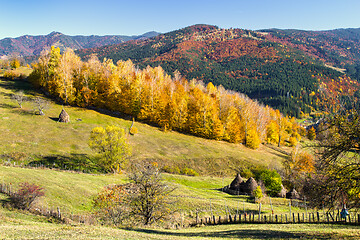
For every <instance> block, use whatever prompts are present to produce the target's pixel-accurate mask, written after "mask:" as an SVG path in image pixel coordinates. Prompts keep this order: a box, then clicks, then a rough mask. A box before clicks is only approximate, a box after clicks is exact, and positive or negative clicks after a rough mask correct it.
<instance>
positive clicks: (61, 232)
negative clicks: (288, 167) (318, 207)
mask: <svg viewBox="0 0 360 240" xmlns="http://www.w3.org/2000/svg"><path fill="white" fill-rule="evenodd" d="M23 71H25V70H23ZM19 90H22V91H24V92H25V94H26V95H27V96H29V97H34V96H39V95H40V96H42V97H44V96H43V95H42V94H41V93H39V92H37V91H35V90H34V89H33V88H32V87H31V85H30V84H29V83H28V82H27V81H26V80H7V79H4V78H0V132H1V135H0V141H1V145H0V161H2V163H3V164H2V165H0V183H12V187H13V188H14V189H16V187H17V184H18V183H20V182H24V181H28V182H31V183H35V184H39V185H40V186H42V187H44V189H45V196H44V197H41V199H40V200H39V202H37V204H38V206H41V207H43V208H53V209H55V208H57V207H60V209H61V210H62V212H63V213H64V214H84V215H86V214H91V213H92V212H93V207H92V199H93V197H94V196H96V194H97V193H98V192H99V191H101V190H102V189H103V188H104V186H107V185H109V184H118V183H124V182H126V181H127V178H126V172H125V173H123V174H117V175H114V174H88V173H80V172H75V171H65V170H59V169H49V168H29V167H25V168H24V167H19V166H26V165H27V164H28V163H30V162H32V161H38V160H41V159H43V158H47V157H51V156H61V157H63V158H64V159H72V160H74V159H75V158H93V157H94V152H92V151H91V149H90V148H89V146H88V138H89V135H90V131H91V129H93V128H94V127H97V126H106V125H117V126H120V127H123V128H127V129H128V128H129V127H130V125H131V121H130V120H128V119H127V118H120V117H117V116H112V115H111V114H103V113H101V112H99V111H95V110H89V109H83V108H77V107H70V106H62V105H61V104H58V103H56V102H55V101H50V105H49V109H47V110H45V116H40V115H35V114H34V107H33V106H32V104H31V103H30V102H26V103H24V104H23V108H19V106H18V105H17V103H16V102H15V101H13V100H12V99H11V98H10V97H11V95H12V94H14V93H15V92H17V91H19ZM62 108H64V109H65V110H66V111H67V112H68V113H69V115H70V118H71V122H70V123H68V124H63V123H58V122H57V117H58V115H59V113H60V112H61V110H62ZM135 126H136V127H137V128H138V130H139V133H138V134H136V135H135V136H130V135H129V136H128V138H129V142H130V144H131V146H132V149H133V155H132V158H131V159H130V161H135V162H136V161H142V160H144V159H151V161H156V162H157V163H158V164H159V166H160V167H161V166H178V167H180V168H182V167H190V168H193V169H195V170H196V171H197V172H198V173H200V176H197V177H191V176H183V175H174V174H167V173H164V175H163V176H164V180H165V181H166V182H168V183H169V184H170V185H171V186H173V187H175V191H174V192H173V193H172V196H171V197H172V198H173V199H174V204H173V206H172V207H173V208H174V209H178V210H179V211H180V213H181V214H182V216H183V217H184V221H185V223H186V222H189V221H192V220H194V219H195V216H196V212H198V213H199V216H200V217H205V216H207V217H208V216H210V215H211V213H213V214H214V215H225V213H226V211H230V213H232V214H234V213H240V212H241V213H242V212H243V211H245V212H247V213H249V212H258V204H254V203H253V201H251V200H250V199H249V198H248V197H246V196H231V195H228V194H226V193H224V192H221V191H219V190H218V189H220V188H221V187H223V186H225V185H228V184H230V182H231V181H232V179H233V177H234V173H235V172H236V169H238V168H239V167H241V166H244V165H245V166H246V165H250V164H251V165H252V164H260V165H265V166H269V167H280V166H281V161H282V160H283V159H284V158H285V157H286V156H285V155H284V154H282V153H280V152H278V151H275V150H273V149H271V148H268V147H266V146H261V147H260V149H258V150H251V149H248V148H245V147H244V146H242V145H241V144H231V143H227V142H221V141H214V140H206V139H202V138H197V137H193V136H189V135H185V134H180V133H177V132H172V131H169V132H163V131H161V130H160V129H158V128H156V127H153V126H149V125H147V124H142V123H139V122H136V123H135ZM282 149H283V150H287V151H288V150H289V149H286V148H282ZM74 161H75V160H74ZM14 163H15V164H14ZM14 165H16V166H14ZM5 199H6V196H5V195H1V194H0V201H2V202H3V201H5ZM210 203H211V205H210ZM262 203H263V207H262V212H263V213H270V212H271V211H272V209H271V206H270V205H269V199H268V198H264V199H263V202H262ZM272 204H273V206H272V207H273V210H274V213H275V214H285V213H288V212H289V207H288V200H286V199H282V198H273V199H272ZM225 206H226V208H227V210H225ZM292 211H293V212H304V211H305V210H304V209H300V208H296V207H293V208H292ZM309 211H311V210H309ZM178 216H179V213H177V217H178ZM174 221H175V222H176V221H178V220H177V219H175V220H174ZM290 226H291V227H290ZM359 230H360V229H359V227H356V226H343V225H324V224H317V225H315V224H314V225H311V224H296V225H290V224H284V225H280V224H279V225H276V224H267V225H265V224H264V225H261V224H260V225H254V224H237V225H222V226H206V227H199V228H186V229H177V230H176V229H170V230H169V229H163V228H157V227H155V228H151V229H144V228H131V229H119V228H113V227H105V226H100V225H98V226H87V225H80V224H77V223H72V224H60V223H56V222H50V221H49V220H48V219H46V218H44V217H41V216H36V215H32V214H29V213H26V212H23V211H18V210H10V209H8V208H6V207H3V206H1V205H0V238H1V239H70V238H71V239H234V238H240V239H263V238H268V239H298V238H305V239H314V238H315V239H344V238H347V239H357V238H359V237H360V235H359V232H360V231H359Z"/></svg>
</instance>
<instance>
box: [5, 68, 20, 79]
mask: <svg viewBox="0 0 360 240" xmlns="http://www.w3.org/2000/svg"><path fill="white" fill-rule="evenodd" d="M20 77H21V75H20V74H19V73H16V72H14V71H11V70H9V71H6V72H4V78H9V79H12V80H14V79H16V78H20Z"/></svg>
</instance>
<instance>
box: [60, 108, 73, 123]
mask: <svg viewBox="0 0 360 240" xmlns="http://www.w3.org/2000/svg"><path fill="white" fill-rule="evenodd" d="M58 121H59V122H64V123H68V122H70V116H69V114H68V113H67V112H66V111H65V110H64V109H63V110H61V113H60V115H59V120H58Z"/></svg>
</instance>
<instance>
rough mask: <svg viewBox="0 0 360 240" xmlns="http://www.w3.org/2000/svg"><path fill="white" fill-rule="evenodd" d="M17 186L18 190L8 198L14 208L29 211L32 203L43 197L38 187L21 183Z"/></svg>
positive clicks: (40, 188)
mask: <svg viewBox="0 0 360 240" xmlns="http://www.w3.org/2000/svg"><path fill="white" fill-rule="evenodd" d="M19 186H20V188H19V190H18V191H17V192H15V193H13V194H11V196H10V203H11V204H12V205H13V207H15V208H18V209H22V210H29V209H30V207H31V205H32V203H33V202H35V201H36V200H37V199H38V198H39V197H42V196H44V195H45V193H44V189H43V188H42V187H40V186H39V185H36V184H32V183H28V182H23V183H20V185H19Z"/></svg>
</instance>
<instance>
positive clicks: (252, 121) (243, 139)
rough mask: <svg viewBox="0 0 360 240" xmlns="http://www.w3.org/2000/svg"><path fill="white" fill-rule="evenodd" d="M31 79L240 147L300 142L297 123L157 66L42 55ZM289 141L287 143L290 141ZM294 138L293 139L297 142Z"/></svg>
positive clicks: (74, 99)
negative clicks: (140, 66) (239, 145)
mask: <svg viewBox="0 0 360 240" xmlns="http://www.w3.org/2000/svg"><path fill="white" fill-rule="evenodd" d="M33 69H34V70H33V73H32V74H31V76H30V79H31V81H32V82H33V83H34V84H35V85H36V86H37V87H39V88H42V89H44V90H45V91H47V92H48V93H49V94H50V95H52V96H54V97H56V98H60V99H62V100H63V101H64V102H65V103H69V104H71V105H77V106H81V107H89V106H92V107H96V108H104V109H108V110H111V111H114V112H121V113H124V114H127V115H130V116H131V117H134V118H135V119H137V120H141V121H143V122H147V123H150V124H153V125H155V126H159V127H161V128H162V129H164V130H176V131H180V132H185V133H190V134H192V135H195V136H199V137H204V138H209V139H215V140H225V141H229V142H233V143H242V144H244V145H246V146H250V147H252V148H257V147H258V146H259V145H260V144H261V142H265V141H268V142H271V143H274V144H278V145H283V144H288V143H289V142H292V145H295V144H296V143H297V141H299V140H300V139H299V134H298V131H299V130H298V128H297V127H296V125H297V124H296V123H295V121H292V120H289V119H288V118H287V117H285V116H283V115H281V114H280V112H279V111H275V110H274V109H271V108H270V107H267V106H263V105H261V104H259V103H258V102H256V101H253V100H251V99H250V98H248V97H247V96H245V95H243V94H241V93H236V92H233V91H229V90H226V89H224V88H223V87H222V86H214V85H213V84H212V83H208V84H207V85H206V86H205V85H204V84H203V83H202V82H201V81H197V80H196V79H193V80H191V81H188V80H186V79H185V78H183V77H182V76H181V75H180V73H179V72H178V71H175V72H174V74H173V76H170V75H168V74H166V73H165V71H164V70H163V69H162V68H161V67H160V66H158V67H155V68H153V67H150V66H148V67H146V68H144V69H139V68H138V67H137V66H135V65H134V64H133V62H132V61H131V60H128V61H118V62H117V63H116V64H114V63H113V61H112V60H110V59H104V60H103V61H102V62H101V61H99V59H97V58H96V56H91V57H90V59H89V60H87V61H86V62H83V61H80V59H79V58H78V57H77V56H76V55H75V54H74V53H73V52H72V51H71V50H67V51H66V52H64V53H62V54H60V50H59V49H58V48H51V50H50V51H47V52H43V53H42V55H41V56H40V58H39V60H38V62H37V63H35V64H34V65H33ZM290 138H291V139H290ZM295 140H296V141H295Z"/></svg>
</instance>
